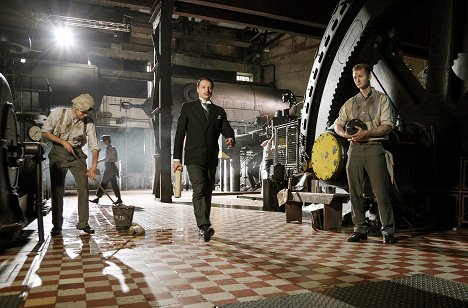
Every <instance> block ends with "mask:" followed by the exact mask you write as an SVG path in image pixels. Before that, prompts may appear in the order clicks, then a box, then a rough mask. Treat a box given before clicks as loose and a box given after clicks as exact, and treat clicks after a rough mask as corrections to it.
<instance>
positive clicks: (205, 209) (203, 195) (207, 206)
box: [187, 165, 216, 228]
mask: <svg viewBox="0 0 468 308" xmlns="http://www.w3.org/2000/svg"><path fill="white" fill-rule="evenodd" d="M187 171H188V174H189V177H190V182H191V183H192V189H193V194H192V203H193V212H194V214H195V219H196V220H197V226H198V227H199V228H200V227H201V226H203V225H209V226H211V222H210V212H211V196H212V194H213V189H214V183H215V175H216V166H198V165H188V166H187Z"/></svg>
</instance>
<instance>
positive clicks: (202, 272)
mask: <svg viewBox="0 0 468 308" xmlns="http://www.w3.org/2000/svg"><path fill="white" fill-rule="evenodd" d="M187 194H188V193H187ZM186 197H187V196H186ZM189 197H190V196H189V195H188V199H189ZM216 198H220V197H215V201H216ZM101 201H102V203H103V204H102V205H95V204H92V203H91V204H90V225H91V226H92V227H93V228H95V229H96V234H94V235H91V236H90V235H87V234H84V233H83V232H82V231H78V230H76V229H75V228H74V225H75V222H76V197H74V196H69V197H66V200H65V208H66V218H65V224H64V231H63V235H62V236H57V237H53V238H52V237H50V235H49V231H50V228H51V223H50V216H51V215H50V214H49V215H47V216H46V217H45V218H44V219H45V230H46V241H45V243H44V244H43V245H37V232H36V231H35V230H34V225H35V223H33V224H32V226H31V227H30V228H32V231H31V233H32V234H31V236H30V241H29V242H26V243H24V245H21V246H20V247H14V248H10V249H8V250H6V251H4V252H2V253H0V262H1V267H2V274H0V278H1V280H0V292H1V293H2V294H15V293H22V294H23V296H24V302H23V306H24V307H127V306H128V307H133V308H136V307H214V306H219V305H223V304H228V303H235V302H239V301H251V300H258V299H265V298H271V297H277V296H284V295H292V294H298V293H303V292H310V291H321V290H324V289H326V288H330V287H346V286H352V285H357V284H363V283H368V282H374V281H382V280H390V279H396V278H400V277H403V276H406V275H412V274H416V273H424V274H428V275H433V276H435V277H439V278H444V279H448V280H453V281H458V282H462V283H465V284H468V262H467V260H468V240H467V234H468V230H466V229H462V230H457V231H444V232H437V233H429V232H427V233H424V232H412V231H400V232H399V233H397V237H398V238H399V240H400V243H399V244H396V245H384V244H382V243H381V238H380V237H370V238H369V240H367V241H365V242H359V243H347V242H346V237H347V236H349V233H350V232H351V230H350V229H346V230H340V231H313V230H312V228H311V225H310V224H308V223H303V224H287V223H286V222H285V214H284V213H279V212H264V211H257V210H246V209H237V208H233V207H213V208H212V212H211V215H212V224H213V227H214V228H215V230H216V234H215V235H214V237H213V239H212V240H211V242H209V243H205V242H203V241H202V240H200V239H199V238H198V233H197V227H196V224H195V219H194V216H193V209H192V207H191V206H190V205H187V204H183V203H172V204H167V203H160V202H157V201H154V198H153V196H152V195H151V192H150V191H138V192H124V194H123V201H124V203H125V204H131V205H135V206H136V211H135V215H134V218H133V222H134V223H138V224H139V225H141V226H143V227H144V228H145V230H146V234H145V235H144V236H130V235H128V234H127V232H122V231H121V232H118V231H116V229H115V227H114V220H113V215H112V208H111V205H110V204H111V203H110V201H106V200H105V198H103V199H101ZM177 201H178V199H174V202H177ZM218 201H219V200H218ZM226 202H227V203H231V204H233V203H238V204H244V205H248V206H251V207H252V206H253V207H255V206H256V205H257V206H258V207H259V208H261V201H253V200H245V199H244V200H240V199H237V200H236V199H234V200H233V199H232V198H231V199H230V200H228V201H226ZM106 203H107V205H106Z"/></svg>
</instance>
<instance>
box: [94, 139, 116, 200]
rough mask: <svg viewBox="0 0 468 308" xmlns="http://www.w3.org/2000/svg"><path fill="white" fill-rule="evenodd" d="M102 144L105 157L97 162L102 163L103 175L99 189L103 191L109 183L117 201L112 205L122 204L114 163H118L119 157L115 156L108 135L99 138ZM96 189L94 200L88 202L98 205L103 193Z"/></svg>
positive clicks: (114, 149) (114, 150)
mask: <svg viewBox="0 0 468 308" xmlns="http://www.w3.org/2000/svg"><path fill="white" fill-rule="evenodd" d="M101 141H102V143H104V145H105V146H106V156H105V157H104V158H103V159H100V160H98V163H101V162H104V168H105V169H104V175H103V176H102V180H101V187H102V188H103V189H106V188H107V185H108V184H109V182H110V183H111V186H112V190H113V191H114V194H115V196H116V197H117V200H116V201H115V202H114V203H117V204H118V203H123V202H122V199H121V198H120V197H121V196H120V188H119V183H118V181H117V178H118V177H119V168H118V167H117V165H116V163H117V162H118V161H119V157H118V155H117V149H116V148H115V147H114V146H113V145H112V140H111V136H110V135H102V137H101ZM101 187H98V190H97V193H96V198H95V199H93V200H90V201H91V202H93V203H99V198H101V197H102V195H103V194H104V191H103V190H102V189H101Z"/></svg>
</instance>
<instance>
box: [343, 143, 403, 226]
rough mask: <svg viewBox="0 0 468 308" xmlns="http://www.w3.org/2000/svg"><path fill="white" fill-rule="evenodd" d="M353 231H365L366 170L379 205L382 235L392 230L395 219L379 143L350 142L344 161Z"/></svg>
mask: <svg viewBox="0 0 468 308" xmlns="http://www.w3.org/2000/svg"><path fill="white" fill-rule="evenodd" d="M346 172H347V175H348V184H349V195H350V199H351V207H352V218H353V223H354V231H355V232H360V233H367V223H366V219H365V206H366V199H365V198H364V192H365V172H366V173H367V176H368V177H369V181H370V184H371V186H372V190H373V192H374V195H375V198H376V199H377V205H378V209H379V216H380V221H381V223H382V228H381V232H382V234H383V235H388V234H393V233H394V232H395V219H394V217H393V209H392V204H391V199H390V181H389V179H388V172H387V163H386V160H385V149H384V147H383V146H382V145H381V144H351V145H350V147H349V150H348V162H347V164H346Z"/></svg>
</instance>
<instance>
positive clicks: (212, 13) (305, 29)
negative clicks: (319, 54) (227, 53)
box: [173, 1, 327, 38]
mask: <svg viewBox="0 0 468 308" xmlns="http://www.w3.org/2000/svg"><path fill="white" fill-rule="evenodd" d="M193 2H197V3H190V2H187V1H175V2H174V12H173V14H174V15H181V16H187V17H195V18H200V19H206V20H210V21H216V22H225V23H232V24H237V25H242V26H245V27H252V28H261V29H266V30H269V31H273V32H281V33H289V34H294V35H301V36H306V37H314V38H321V37H322V36H323V33H324V32H325V28H326V26H327V25H326V24H319V23H312V22H305V21H301V20H294V19H293V18H284V17H281V16H275V15H271V14H269V15H268V14H263V15H262V14H260V13H259V12H249V11H247V10H243V11H241V10H240V9H238V8H235V7H227V6H223V7H214V6H208V5H207V4H209V2H205V1H193Z"/></svg>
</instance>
